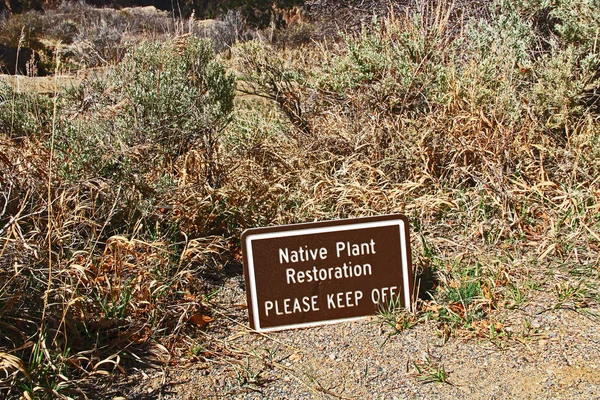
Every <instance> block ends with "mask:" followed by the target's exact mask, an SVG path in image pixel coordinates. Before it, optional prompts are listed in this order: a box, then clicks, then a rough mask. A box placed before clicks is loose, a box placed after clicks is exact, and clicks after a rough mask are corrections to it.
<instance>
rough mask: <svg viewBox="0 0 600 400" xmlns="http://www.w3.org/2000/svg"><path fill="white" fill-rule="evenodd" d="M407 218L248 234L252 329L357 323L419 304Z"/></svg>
mask: <svg viewBox="0 0 600 400" xmlns="http://www.w3.org/2000/svg"><path fill="white" fill-rule="evenodd" d="M409 239H410V237H409V234H408V220H407V219H406V217H404V216H402V215H383V216H377V217H366V218H356V219H347V220H338V221H329V222H313V223H306V224H297V225H284V226H276V227H268V228H256V229H248V230H246V231H245V232H244V233H243V234H242V251H243V256H244V275H245V279H246V293H247V297H248V312H249V316H250V326H251V327H252V329H254V330H256V331H259V332H269V331H277V330H283V329H293V328H303V327H310V326H317V325H323V324H330V323H336V322H342V321H350V320H355V319H359V318H362V317H365V316H368V315H373V314H375V313H377V311H378V310H379V309H380V307H382V306H383V307H385V306H388V305H389V304H391V303H392V302H393V304H396V305H398V304H401V305H402V306H404V307H406V308H407V309H409V310H410V307H411V305H412V303H413V271H412V264H411V254H410V240H409Z"/></svg>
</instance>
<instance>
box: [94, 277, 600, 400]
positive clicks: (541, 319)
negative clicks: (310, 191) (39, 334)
mask: <svg viewBox="0 0 600 400" xmlns="http://www.w3.org/2000/svg"><path fill="white" fill-rule="evenodd" d="M244 303H245V293H244V289H243V280H242V278H241V277H233V278H231V279H230V280H229V281H227V282H226V284H225V287H224V289H223V290H222V291H221V292H220V293H219V294H218V295H217V298H216V299H214V300H213V305H212V307H213V310H212V311H213V315H214V317H215V320H214V321H213V322H212V323H211V324H210V325H209V326H208V329H206V333H205V334H204V336H203V338H204V339H203V340H204V346H205V348H206V349H207V351H206V352H205V353H201V354H200V355H199V357H193V358H191V359H190V358H188V359H187V360H180V361H175V360H174V362H173V363H172V364H173V365H170V366H166V367H162V369H154V370H148V369H145V370H134V371H132V372H131V374H129V375H127V376H123V377H122V379H120V380H119V381H118V382H111V383H109V384H107V386H106V392H105V393H106V395H107V396H108V397H110V398H114V397H118V396H122V397H124V398H128V399H144V398H153V399H204V398H234V399H263V398H268V399H313V398H316V399H405V398H407V399H417V398H428V399H429V398H430V399H435V398H456V399H592V398H600V374H599V372H600V330H599V329H598V328H597V325H598V321H597V320H595V319H594V318H593V317H590V316H586V315H583V314H581V313H580V312H576V311H573V310H570V309H568V308H559V309H551V305H552V304H553V299H552V296H551V295H548V294H547V293H546V292H544V291H537V292H533V293H532V294H531V295H530V297H529V298H528V299H527V301H526V303H525V305H524V307H523V308H521V309H515V310H503V311H502V312H498V313H497V314H496V315H494V318H495V320H496V321H498V322H499V324H498V326H499V327H501V328H499V329H498V331H499V332H500V333H499V334H498V335H497V336H498V337H493V336H494V335H490V334H489V329H490V328H489V327H484V329H483V333H484V334H482V335H475V336H474V335H461V334H460V333H459V334H458V335H456V336H454V337H451V338H449V339H448V340H445V339H444V338H443V335H442V333H441V332H440V331H439V329H438V328H437V326H436V324H435V323H434V322H432V321H429V322H421V323H419V324H417V325H416V326H414V327H412V328H410V329H407V330H405V331H403V332H400V333H398V334H394V335H390V334H393V333H394V332H395V331H393V330H392V329H391V328H389V327H388V326H387V325H385V324H383V323H382V321H381V318H378V317H377V316H374V317H370V318H367V319H365V320H361V321H358V322H350V323H341V324H335V325H328V326H322V327H316V328H310V329H301V330H290V331H283V332H277V333H269V334H258V333H253V332H251V331H250V330H249V328H248V321H247V320H248V317H247V314H246V310H245V308H244ZM486 332H487V333H486Z"/></svg>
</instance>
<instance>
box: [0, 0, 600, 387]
mask: <svg viewBox="0 0 600 400" xmlns="http://www.w3.org/2000/svg"><path fill="white" fill-rule="evenodd" d="M486 7H487V8H486V9H485V10H484V11H481V12H480V13H478V14H477V15H474V14H473V13H470V12H469V13H467V12H466V11H465V10H463V9H462V8H461V7H460V6H458V5H456V6H452V5H451V4H449V3H446V2H437V3H436V4H434V5H431V2H417V3H416V4H415V5H412V6H410V7H406V8H400V7H398V8H395V9H393V10H390V13H389V14H388V16H387V17H385V18H380V19H374V20H373V21H371V23H368V24H365V25H364V26H363V28H362V30H361V31H360V32H358V33H347V34H344V33H342V34H341V35H340V36H339V37H338V38H337V39H336V40H327V39H322V40H318V41H317V40H310V39H311V37H312V36H311V35H312V34H313V33H314V30H315V29H316V26H314V25H312V26H311V25H310V22H300V23H299V25H297V26H289V27H288V28H287V30H286V31H275V32H274V31H272V30H271V31H263V32H262V33H258V34H255V35H249V36H246V39H250V38H251V37H256V39H254V40H248V41H245V42H241V41H238V42H236V43H235V44H234V45H233V46H231V47H228V48H226V49H225V50H224V51H222V52H220V53H215V50H214V47H213V43H212V42H211V40H210V39H202V38H199V37H198V32H194V30H193V29H188V30H184V29H183V28H182V29H181V30H180V31H177V32H176V31H175V30H174V29H172V30H169V29H166V30H165V32H164V35H163V34H161V35H160V36H155V37H153V39H155V40H149V39H150V38H148V40H145V41H142V42H140V43H138V44H136V45H135V46H134V47H128V48H127V49H126V51H124V53H123V55H122V57H118V58H115V60H114V61H112V62H110V63H107V64H104V65H105V66H106V65H108V66H107V67H106V68H107V70H106V71H105V72H106V73H105V74H102V76H101V77H94V76H93V74H92V75H90V76H89V77H88V78H86V79H84V80H83V82H81V84H79V85H77V86H74V87H69V88H66V89H64V90H60V91H57V92H56V93H54V94H53V95H51V96H47V95H39V94H35V93H21V92H19V91H16V90H14V89H12V88H11V87H9V86H7V85H3V86H1V87H0V130H1V131H0V171H1V172H0V396H1V397H7V398H18V397H20V396H25V397H26V398H57V397H82V396H83V395H84V393H86V392H87V393H89V391H90V390H93V388H92V386H91V385H92V384H93V382H94V380H95V379H97V378H99V377H101V376H104V375H107V374H112V373H119V371H124V370H125V369H126V368H128V367H129V366H131V365H136V364H140V363H142V364H145V365H148V364H151V365H152V364H160V363H165V362H168V361H169V360H175V359H181V358H182V357H183V358H185V357H191V356H198V355H199V354H200V355H202V354H204V356H205V357H218V352H211V351H210V349H205V348H203V347H202V343H201V338H199V337H198V335H197V331H198V330H200V329H202V330H206V331H207V333H208V334H210V329H211V324H210V321H211V319H212V318H219V317H218V316H217V315H213V314H212V313H211V309H210V296H211V293H213V291H214V290H215V289H218V286H219V276H221V275H222V274H224V273H225V272H226V271H238V272H239V271H240V270H241V268H240V259H241V257H240V243H239V237H240V234H241V232H242V231H243V230H244V229H247V228H251V227H257V226H268V225H276V224H286V223H297V222H306V221H313V220H328V219H336V218H348V217H359V216H368V215H377V214H386V213H403V214H405V215H407V216H408V217H409V219H410V221H411V227H410V229H411V233H412V235H411V244H412V251H413V258H414V264H415V268H416V270H417V273H418V274H419V276H420V277H421V278H422V280H421V283H420V288H421V290H420V293H419V300H418V307H417V311H416V312H415V313H413V314H405V313H400V314H399V315H398V316H397V318H398V319H397V320H396V321H395V326H396V328H397V329H404V328H407V327H410V326H411V325H413V324H416V323H432V324H436V326H438V327H439V330H440V333H441V334H442V335H443V336H444V337H446V338H448V337H452V336H461V337H467V338H468V337H482V336H483V337H487V336H489V335H494V337H495V339H497V340H510V335H509V333H508V332H504V331H503V330H502V326H501V324H495V322H494V315H495V312H496V311H497V310H500V309H503V308H511V307H519V306H520V305H521V304H522V303H523V302H527V299H528V298H529V296H530V294H531V293H533V292H536V291H545V292H547V293H548V295H549V296H552V298H553V299H554V300H553V301H554V304H555V307H556V308H557V309H558V308H563V307H565V308H570V309H575V310H578V311H580V312H582V313H585V314H586V315H588V316H590V318H597V317H598V315H597V314H596V311H597V310H598V301H599V300H600V297H599V296H600V292H599V290H600V286H599V284H600V280H599V279H598V278H599V276H598V275H599V271H600V270H599V268H600V259H599V250H600V143H599V141H600V14H599V13H598V12H597V10H598V9H599V8H600V3H599V2H598V1H596V0H561V1H552V2H547V1H543V0H520V1H515V2H505V1H496V2H492V3H490V4H489V5H488V6H486ZM465 16H466V17H465ZM181 26H182V27H183V26H184V25H181ZM311 32H312V33H311ZM175 33H179V35H176V34H175ZM184 33H185V34H184ZM317 33H318V32H317ZM239 38H241V36H240V37H238V39H239ZM274 38H275V39H277V40H275V39H274ZM270 39H271V40H270ZM136 43H137V42H136ZM221 48H223V47H221ZM217 50H220V48H219V47H217ZM51 67H53V68H55V69H57V70H59V69H60V67H61V64H60V57H56V58H55V60H54V62H53V63H52V64H51ZM242 322H243V323H245V322H246V321H242ZM490 327H491V328H490ZM199 341H200V344H199ZM199 349H202V351H200V350H199Z"/></svg>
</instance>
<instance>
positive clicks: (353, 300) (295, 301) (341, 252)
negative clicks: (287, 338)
mask: <svg viewBox="0 0 600 400" xmlns="http://www.w3.org/2000/svg"><path fill="white" fill-rule="evenodd" d="M332 250H333V251H331V252H330V251H329V249H328V248H327V247H318V248H309V247H308V245H304V246H300V247H297V248H293V249H290V248H287V247H285V248H279V249H278V256H279V264H280V265H281V266H283V267H284V268H285V280H286V283H287V284H288V285H294V284H302V283H313V282H320V281H331V280H342V279H349V278H358V277H361V276H370V275H372V274H373V268H372V266H371V264H370V263H355V262H352V259H351V258H352V257H358V256H366V255H373V254H376V253H377V249H376V243H375V240H374V239H370V240H369V241H367V242H362V243H351V242H348V241H341V242H335V248H334V249H332ZM330 254H332V255H333V256H334V257H333V258H332V259H333V260H334V261H333V262H334V264H333V265H332V266H330V267H325V268H323V267H321V268H317V267H316V266H312V268H309V269H306V270H298V269H296V268H292V267H290V265H294V264H303V263H310V262H312V261H317V260H327V259H328V257H329V256H330ZM399 294H400V293H399V288H398V286H388V287H382V288H374V289H372V290H371V292H370V294H369V298H368V299H365V294H364V293H363V292H362V290H350V291H343V292H336V293H329V294H327V295H326V297H325V304H320V301H319V297H320V296H319V295H312V296H302V297H287V298H283V299H278V300H265V301H264V302H263V307H264V312H265V315H266V316H269V315H271V314H273V313H274V314H275V315H287V314H294V313H305V312H311V311H319V310H321V308H322V307H326V308H327V309H329V310H331V309H339V308H346V307H355V306H358V305H359V303H360V302H361V301H369V300H370V301H371V302H372V303H373V304H380V303H384V304H385V303H388V302H390V300H393V299H395V298H396V297H398V296H399Z"/></svg>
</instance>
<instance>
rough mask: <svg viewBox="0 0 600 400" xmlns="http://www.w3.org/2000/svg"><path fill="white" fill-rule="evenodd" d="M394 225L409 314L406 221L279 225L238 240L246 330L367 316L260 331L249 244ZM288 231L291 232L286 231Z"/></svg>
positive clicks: (381, 217)
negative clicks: (241, 262)
mask: <svg viewBox="0 0 600 400" xmlns="http://www.w3.org/2000/svg"><path fill="white" fill-rule="evenodd" d="M394 225H397V226H398V229H399V230H400V250H401V254H402V260H401V261H402V286H403V287H402V289H403V294H404V305H405V307H406V309H407V310H409V311H410V310H411V306H412V298H413V296H412V295H413V287H414V285H413V271H412V269H411V266H412V258H411V253H410V245H409V241H410V236H409V231H408V219H407V218H406V216H404V215H402V214H387V215H379V216H375V217H360V218H351V219H342V220H333V221H321V222H307V223H301V224H293V225H279V226H272V227H264V228H251V229H246V230H245V231H244V232H243V233H242V236H241V242H242V254H243V259H244V278H245V280H246V298H247V302H248V303H247V304H248V312H249V316H250V327H251V328H252V329H254V330H255V331H257V332H273V331H281V330H285V329H296V328H308V327H313V326H320V325H328V324H335V323H339V322H346V321H356V320H360V319H363V318H366V317H367V316H360V317H351V318H337V319H332V320H324V321H314V322H303V323H299V324H289V325H279V326H274V327H268V328H262V327H261V326H260V320H259V309H258V298H257V296H256V294H257V290H256V279H255V272H254V259H253V254H252V241H253V240H261V239H272V238H278V237H290V236H300V235H316V234H319V233H329V232H343V231H349V230H357V229H368V228H378V227H384V226H394ZM290 228H292V229H290Z"/></svg>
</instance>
